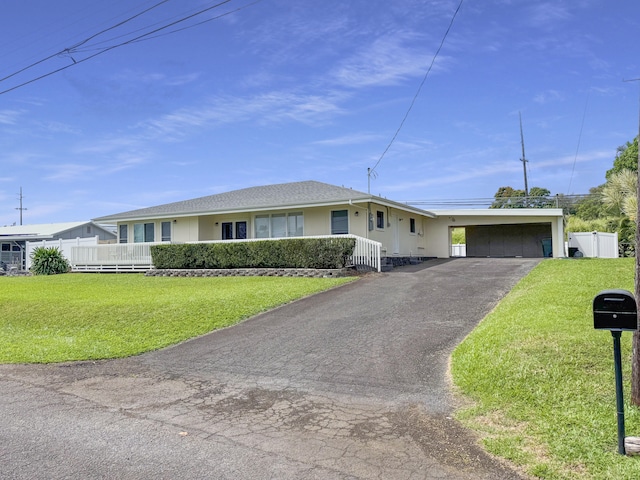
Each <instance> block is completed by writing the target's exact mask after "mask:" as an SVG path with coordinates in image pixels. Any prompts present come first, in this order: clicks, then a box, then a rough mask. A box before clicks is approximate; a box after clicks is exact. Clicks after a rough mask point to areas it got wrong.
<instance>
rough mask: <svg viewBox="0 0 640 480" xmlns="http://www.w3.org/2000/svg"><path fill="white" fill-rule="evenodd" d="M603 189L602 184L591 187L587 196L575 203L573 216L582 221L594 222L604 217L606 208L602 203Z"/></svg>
mask: <svg viewBox="0 0 640 480" xmlns="http://www.w3.org/2000/svg"><path fill="white" fill-rule="evenodd" d="M603 188H604V184H602V185H598V186H597V187H591V188H590V189H589V194H588V195H586V196H585V197H583V198H581V199H580V200H578V201H577V202H576V207H575V215H576V216H577V217H579V218H581V219H582V220H596V219H598V218H602V217H604V216H606V212H605V210H606V206H605V204H604V202H603V201H602V189H603ZM574 231H577V230H574Z"/></svg>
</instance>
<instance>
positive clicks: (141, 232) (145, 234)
mask: <svg viewBox="0 0 640 480" xmlns="http://www.w3.org/2000/svg"><path fill="white" fill-rule="evenodd" d="M153 239H154V224H153V223H135V224H134V225H133V241H134V242H136V243H141V242H153V241H154V240H153Z"/></svg>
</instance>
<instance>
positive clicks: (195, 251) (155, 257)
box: [151, 238, 356, 269]
mask: <svg viewBox="0 0 640 480" xmlns="http://www.w3.org/2000/svg"><path fill="white" fill-rule="evenodd" d="M355 245H356V241H355V239H353V238H292V239H281V240H262V241H252V242H224V243H184V244H163V245H152V246H151V258H152V261H153V265H154V266H155V267H156V268H162V269H165V268H172V269H185V268H186V269H191V268H318V269H324V268H343V267H346V266H347V264H348V261H349V257H351V255H353V250H354V248H355Z"/></svg>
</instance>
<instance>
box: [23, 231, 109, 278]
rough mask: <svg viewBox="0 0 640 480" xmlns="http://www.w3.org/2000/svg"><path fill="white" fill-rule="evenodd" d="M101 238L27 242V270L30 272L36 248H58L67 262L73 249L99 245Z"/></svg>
mask: <svg viewBox="0 0 640 480" xmlns="http://www.w3.org/2000/svg"><path fill="white" fill-rule="evenodd" d="M99 240H100V237H99V236H98V235H96V236H95V237H87V238H80V237H78V238H72V239H67V240H62V239H59V240H40V241H37V242H26V248H25V250H26V255H27V258H26V259H25V260H26V268H27V270H29V269H30V268H31V254H32V253H33V251H34V250H35V249H36V248H39V247H43V248H51V247H57V248H58V249H60V251H61V252H62V255H63V256H64V258H66V259H67V260H69V261H71V248H72V247H77V246H80V245H83V246H89V245H98V242H99Z"/></svg>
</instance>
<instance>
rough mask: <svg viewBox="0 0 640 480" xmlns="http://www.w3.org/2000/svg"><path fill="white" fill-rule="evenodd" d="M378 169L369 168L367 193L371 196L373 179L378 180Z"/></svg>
mask: <svg viewBox="0 0 640 480" xmlns="http://www.w3.org/2000/svg"><path fill="white" fill-rule="evenodd" d="M375 169H376V167H373V168H367V193H368V194H369V195H371V177H373V178H374V179H376V178H378V174H377V173H376V170H375Z"/></svg>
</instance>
